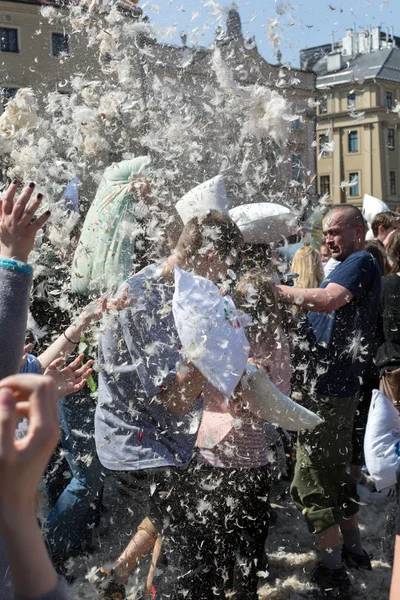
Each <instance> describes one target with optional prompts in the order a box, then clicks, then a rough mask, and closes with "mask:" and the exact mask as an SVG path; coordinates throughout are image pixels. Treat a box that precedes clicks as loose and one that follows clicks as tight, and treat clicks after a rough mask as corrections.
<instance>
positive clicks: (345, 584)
mask: <svg viewBox="0 0 400 600" xmlns="http://www.w3.org/2000/svg"><path fill="white" fill-rule="evenodd" d="M311 581H312V582H313V583H315V584H316V585H317V586H318V587H319V589H320V590H321V592H322V597H323V598H324V600H351V583H350V578H349V576H348V574H347V572H346V569H345V568H344V567H342V568H341V569H334V570H332V569H326V568H325V567H324V566H322V564H321V563H319V564H318V565H317V566H316V567H315V569H314V570H313V572H312V574H311Z"/></svg>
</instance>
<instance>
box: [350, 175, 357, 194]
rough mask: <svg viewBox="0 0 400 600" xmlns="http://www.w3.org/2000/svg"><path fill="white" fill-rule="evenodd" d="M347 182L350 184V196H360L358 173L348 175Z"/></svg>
mask: <svg viewBox="0 0 400 600" xmlns="http://www.w3.org/2000/svg"><path fill="white" fill-rule="evenodd" d="M349 182H350V183H351V184H352V185H351V186H350V188H349V190H350V196H352V197H354V196H359V195H360V176H359V173H350V174H349Z"/></svg>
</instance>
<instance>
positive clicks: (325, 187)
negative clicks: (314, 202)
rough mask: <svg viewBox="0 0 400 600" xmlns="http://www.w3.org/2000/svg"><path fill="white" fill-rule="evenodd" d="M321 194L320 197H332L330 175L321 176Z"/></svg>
mask: <svg viewBox="0 0 400 600" xmlns="http://www.w3.org/2000/svg"><path fill="white" fill-rule="evenodd" d="M319 193H320V196H330V195H331V178H330V176H329V175H321V177H320V178H319Z"/></svg>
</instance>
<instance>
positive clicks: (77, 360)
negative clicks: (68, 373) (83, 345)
mask: <svg viewBox="0 0 400 600" xmlns="http://www.w3.org/2000/svg"><path fill="white" fill-rule="evenodd" d="M84 358H85V355H84V354H78V356H77V357H76V358H75V360H73V361H72V363H70V364H69V365H68V367H69V368H70V369H72V370H73V371H76V370H77V369H78V368H79V366H80V365H81V364H82V361H83V359H84Z"/></svg>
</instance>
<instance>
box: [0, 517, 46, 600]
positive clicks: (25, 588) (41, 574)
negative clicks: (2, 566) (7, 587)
mask: <svg viewBox="0 0 400 600" xmlns="http://www.w3.org/2000/svg"><path fill="white" fill-rule="evenodd" d="M0 531H1V534H2V538H3V542H4V546H5V550H6V554H7V558H8V561H9V564H10V572H11V579H12V583H13V587H14V593H15V596H16V597H22V598H32V599H33V598H37V597H40V596H43V595H45V594H48V593H49V592H51V591H52V590H54V589H55V588H56V586H57V581H58V577H57V573H56V572H55V570H54V567H53V565H52V563H51V560H50V557H49V555H48V553H47V550H46V546H45V543H44V540H43V538H42V534H41V532H40V529H39V526H38V523H37V520H36V516H35V513H34V509H33V507H31V508H30V509H29V510H28V509H25V508H24V509H23V510H18V509H15V507H12V508H10V510H9V512H8V513H7V511H5V512H3V514H2V516H1V519H0Z"/></svg>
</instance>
